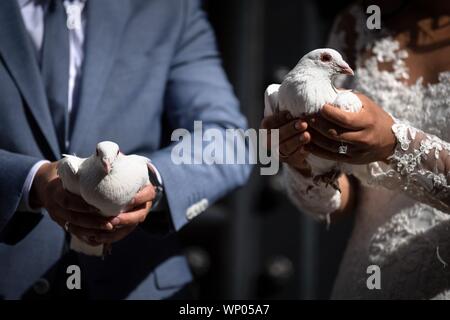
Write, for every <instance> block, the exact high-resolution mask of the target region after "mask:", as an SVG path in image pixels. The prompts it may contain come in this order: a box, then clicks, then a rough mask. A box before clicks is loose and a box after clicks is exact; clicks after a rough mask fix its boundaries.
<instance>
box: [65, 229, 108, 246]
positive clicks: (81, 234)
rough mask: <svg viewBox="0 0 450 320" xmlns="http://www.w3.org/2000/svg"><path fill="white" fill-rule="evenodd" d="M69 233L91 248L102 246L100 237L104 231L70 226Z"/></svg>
mask: <svg viewBox="0 0 450 320" xmlns="http://www.w3.org/2000/svg"><path fill="white" fill-rule="evenodd" d="M69 232H70V233H71V234H73V235H75V236H76V237H77V238H78V239H80V240H82V241H84V242H86V243H87V244H89V245H91V246H99V245H101V244H102V242H100V241H99V237H100V235H101V234H102V233H103V231H98V230H97V231H96V230H94V229H87V228H82V227H79V226H75V225H70V224H69Z"/></svg>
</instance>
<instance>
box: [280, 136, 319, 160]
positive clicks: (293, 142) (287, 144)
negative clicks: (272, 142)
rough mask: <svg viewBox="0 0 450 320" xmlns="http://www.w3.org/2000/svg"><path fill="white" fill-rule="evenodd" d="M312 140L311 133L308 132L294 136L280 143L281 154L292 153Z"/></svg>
mask: <svg viewBox="0 0 450 320" xmlns="http://www.w3.org/2000/svg"><path fill="white" fill-rule="evenodd" d="M310 141H311V135H310V134H309V133H308V132H303V133H300V135H297V136H294V137H292V138H290V139H289V140H286V141H284V142H283V143H281V144H280V149H279V152H280V155H282V156H288V155H291V154H293V153H294V152H296V151H297V150H298V149H300V148H302V147H303V146H304V145H305V144H307V143H309V142H310Z"/></svg>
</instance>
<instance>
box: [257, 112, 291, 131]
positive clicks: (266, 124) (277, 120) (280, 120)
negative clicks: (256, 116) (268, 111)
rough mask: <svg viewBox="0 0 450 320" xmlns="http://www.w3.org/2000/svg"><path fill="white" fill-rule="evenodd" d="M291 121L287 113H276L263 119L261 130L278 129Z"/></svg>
mask: <svg viewBox="0 0 450 320" xmlns="http://www.w3.org/2000/svg"><path fill="white" fill-rule="evenodd" d="M292 119H293V117H292V116H291V114H290V113H289V111H280V112H278V113H274V114H272V115H270V116H267V117H264V119H262V121H261V128H262V129H269V130H270V129H278V128H279V127H281V126H282V125H284V124H285V123H286V122H289V121H291V120H292Z"/></svg>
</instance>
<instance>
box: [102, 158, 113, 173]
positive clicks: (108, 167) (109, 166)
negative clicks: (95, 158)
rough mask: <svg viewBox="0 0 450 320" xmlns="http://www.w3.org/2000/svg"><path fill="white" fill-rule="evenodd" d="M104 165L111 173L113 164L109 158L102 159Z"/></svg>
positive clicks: (106, 170)
mask: <svg viewBox="0 0 450 320" xmlns="http://www.w3.org/2000/svg"><path fill="white" fill-rule="evenodd" d="M102 165H103V169H104V170H105V173H106V174H109V172H110V171H111V164H110V163H109V161H108V159H102Z"/></svg>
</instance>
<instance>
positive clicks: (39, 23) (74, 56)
mask: <svg viewBox="0 0 450 320" xmlns="http://www.w3.org/2000/svg"><path fill="white" fill-rule="evenodd" d="M8 1H9V0H8ZM17 1H18V3H19V6H20V12H21V14H22V18H23V21H24V23H25V28H26V29H27V31H28V34H29V36H30V38H31V40H32V42H33V44H34V46H35V47H36V50H37V52H38V53H40V52H41V49H42V42H43V39H44V32H45V30H44V11H45V10H44V6H45V5H46V2H45V1H35V0H17ZM63 3H64V7H65V9H66V13H67V27H68V29H69V48H70V59H69V87H68V95H67V97H68V104H67V106H68V112H69V117H70V116H71V112H72V107H73V101H76V100H75V99H76V98H77V97H75V94H76V93H77V92H78V90H75V89H76V88H78V86H79V84H80V79H81V67H82V64H83V58H84V52H83V43H84V33H85V26H86V15H85V10H84V7H85V3H86V0H72V1H69V0H65V1H64V2H63ZM39 56H40V54H39ZM68 146H69V141H66V147H68ZM45 163H49V161H46V160H42V161H38V162H37V163H36V164H35V165H34V166H33V167H32V168H31V170H30V172H29V173H28V176H27V178H26V180H25V183H24V186H23V189H22V199H21V201H20V206H19V210H25V211H36V210H32V209H31V208H30V206H29V194H30V190H31V186H32V184H33V180H34V177H35V175H36V173H37V171H38V170H39V168H40V167H41V166H42V165H43V164H45ZM150 165H151V166H152V168H153V169H154V172H155V173H156V176H157V178H158V181H159V182H160V183H162V179H161V176H160V174H159V172H158V170H157V169H156V168H155V167H154V166H153V165H152V164H150Z"/></svg>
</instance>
